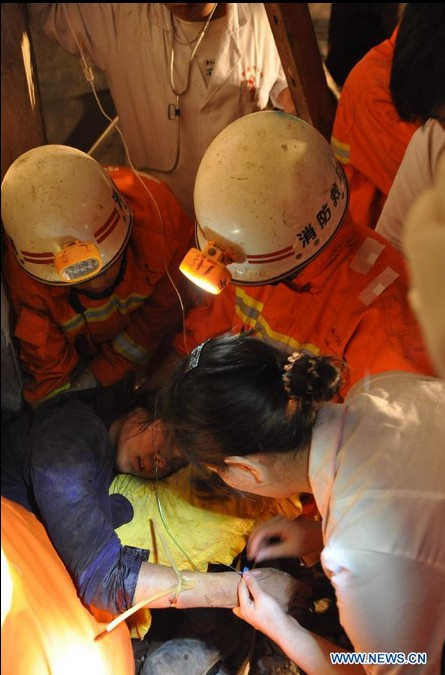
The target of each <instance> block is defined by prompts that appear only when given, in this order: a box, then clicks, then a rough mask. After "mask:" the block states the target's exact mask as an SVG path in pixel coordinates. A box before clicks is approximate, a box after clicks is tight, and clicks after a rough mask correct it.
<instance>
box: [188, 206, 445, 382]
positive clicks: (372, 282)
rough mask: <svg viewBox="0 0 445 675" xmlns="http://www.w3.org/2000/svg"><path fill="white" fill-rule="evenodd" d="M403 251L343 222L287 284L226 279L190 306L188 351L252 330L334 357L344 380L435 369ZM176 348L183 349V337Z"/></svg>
mask: <svg viewBox="0 0 445 675" xmlns="http://www.w3.org/2000/svg"><path fill="white" fill-rule="evenodd" d="M407 291H408V284H407V277H406V271H405V266H404V260H403V257H402V255H401V254H400V253H399V252H398V251H396V250H395V249H394V248H393V247H392V246H391V245H390V244H388V243H387V242H386V241H385V240H384V239H382V237H380V236H379V235H378V234H376V233H375V232H374V231H373V230H370V229H369V228H365V227H358V226H355V225H354V223H352V222H351V220H350V219H346V220H345V222H344V223H343V224H342V226H341V227H340V230H339V231H338V233H337V234H336V235H335V237H334V238H333V239H332V241H331V242H330V243H329V245H328V246H327V247H326V248H325V250H324V251H322V252H321V253H320V254H319V255H318V256H317V257H316V258H314V259H313V260H312V261H311V262H310V263H309V264H308V265H307V267H306V268H305V269H303V271H302V272H300V273H299V274H298V275H297V276H296V277H295V278H294V279H293V281H291V282H288V283H284V282H282V283H279V284H276V285H271V284H269V285H264V286H256V287H254V286H252V287H247V286H245V287H241V286H235V285H233V284H229V285H228V286H227V287H226V288H225V289H224V291H223V292H222V293H221V294H220V295H218V296H211V297H209V296H208V298H207V304H206V305H205V306H201V307H199V308H194V309H192V310H190V312H189V314H188V317H187V323H186V328H187V331H186V337H187V347H188V350H191V349H192V348H193V347H195V346H196V345H197V344H199V343H201V342H203V341H204V340H206V339H207V338H208V337H211V336H216V335H220V334H221V333H224V332H226V331H230V330H235V331H239V330H242V329H249V328H254V329H255V330H256V331H257V332H258V333H259V335H260V336H262V337H263V338H264V339H266V340H268V341H270V342H272V343H274V344H275V345H276V346H278V347H279V348H281V349H283V348H284V349H285V350H287V351H293V350H296V349H306V350H308V351H309V352H310V353H313V354H320V353H321V354H327V355H331V354H333V355H338V356H340V357H341V358H343V359H344V360H345V361H346V363H347V364H348V366H349V376H350V382H349V383H348V385H347V386H345V387H344V388H343V392H345V391H346V390H347V388H348V386H349V385H352V384H354V383H355V382H357V381H358V380H360V379H362V378H363V377H366V376H367V375H370V374H372V373H378V372H382V371H386V370H394V369H397V370H406V371H410V372H417V373H426V374H433V373H434V371H433V368H432V365H431V363H430V360H429V357H428V354H427V351H426V348H425V345H424V342H423V338H422V335H421V332H420V328H419V325H418V323H417V321H416V319H415V317H414V314H413V312H412V310H411V308H410V306H409V304H408V300H407ZM175 348H176V350H177V351H178V352H179V353H181V354H185V353H186V349H185V348H184V338H183V336H182V335H179V334H178V336H177V337H176V338H175Z"/></svg>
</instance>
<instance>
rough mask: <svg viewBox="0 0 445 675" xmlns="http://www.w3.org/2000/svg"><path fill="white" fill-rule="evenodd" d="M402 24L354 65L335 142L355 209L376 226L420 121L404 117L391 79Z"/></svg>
mask: <svg viewBox="0 0 445 675" xmlns="http://www.w3.org/2000/svg"><path fill="white" fill-rule="evenodd" d="M397 30H398V28H396V30H395V31H394V32H393V34H392V36H391V37H390V38H389V39H388V40H385V41H384V42H382V43H380V44H379V45H377V46H376V47H374V48H373V49H371V50H370V51H369V52H368V53H367V54H366V56H364V57H363V59H361V61H359V62H358V63H357V64H356V65H355V67H354V68H353V69H352V71H351V72H350V74H349V75H348V78H347V80H346V82H345V85H344V87H343V89H342V92H341V95H340V99H339V101H338V106H337V111H336V115H335V119H334V125H333V129H332V137H331V145H332V148H333V150H334V152H335V155H336V157H337V159H338V160H339V161H340V162H341V163H342V164H343V167H344V169H345V173H346V176H347V179H348V183H349V188H350V209H351V215H352V217H353V218H354V220H355V221H356V222H357V223H359V224H360V225H366V226H368V227H372V228H374V227H375V226H376V224H377V220H378V218H379V216H380V212H381V210H382V208H383V205H384V203H385V201H386V197H387V195H388V192H389V189H390V187H391V185H392V182H393V180H394V177H395V175H396V173H397V170H398V168H399V164H400V162H401V161H402V158H403V155H404V154H405V150H406V146H407V145H408V143H409V141H410V139H411V136H412V135H413V133H414V132H415V131H416V129H417V128H418V126H419V125H418V124H414V123H412V122H403V121H402V120H401V119H400V117H399V116H398V114H397V112H396V109H395V108H394V104H393V102H392V99H391V93H390V90H389V80H390V75H391V64H392V58H393V53H394V44H395V39H396V34H397Z"/></svg>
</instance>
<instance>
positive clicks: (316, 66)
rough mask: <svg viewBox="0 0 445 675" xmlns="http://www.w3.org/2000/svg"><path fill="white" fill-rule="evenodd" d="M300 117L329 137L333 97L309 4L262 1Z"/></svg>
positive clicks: (334, 103) (334, 101) (332, 115)
mask: <svg viewBox="0 0 445 675" xmlns="http://www.w3.org/2000/svg"><path fill="white" fill-rule="evenodd" d="M264 7H265V9H266V12H267V15H268V17H269V21H270V25H271V28H272V31H273V34H274V37H275V42H276V45H277V49H278V52H279V54H280V58H281V62H282V64H283V68H284V72H285V74H286V78H287V82H288V84H289V89H290V91H291V94H292V98H293V101H294V104H295V108H296V110H297V115H298V116H299V117H301V119H303V120H305V121H306V122H309V124H312V125H313V126H314V127H315V128H316V129H318V131H320V133H321V134H323V136H324V137H325V138H326V139H327V140H328V141H330V138H331V130H332V124H333V121H334V115H335V110H336V105H337V102H336V99H335V96H334V95H333V93H332V92H331V90H330V89H329V87H328V84H327V81H326V75H325V72H324V68H323V61H322V57H321V55H320V50H319V47H318V42H317V36H316V34H315V29H314V24H313V22H312V18H311V15H310V12H309V7H308V4H307V3H305V2H296V3H290V4H284V3H273V2H266V3H264Z"/></svg>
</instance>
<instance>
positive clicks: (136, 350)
mask: <svg viewBox="0 0 445 675" xmlns="http://www.w3.org/2000/svg"><path fill="white" fill-rule="evenodd" d="M109 173H110V176H111V178H112V179H113V181H114V183H115V185H116V187H117V188H118V190H119V191H120V193H121V195H122V196H123V197H124V199H125V200H126V201H127V203H128V205H129V207H130V209H131V211H132V213H133V229H132V233H131V237H130V242H129V244H128V246H127V249H126V254H125V257H124V259H123V263H122V266H121V271H120V274H119V276H118V278H117V281H116V283H115V285H114V288H113V289H112V292H111V293H110V294H107V295H105V294H96V296H94V295H93V294H87V293H86V292H81V291H77V290H76V289H74V288H73V287H72V286H50V285H47V284H43V283H40V282H38V281H35V280H34V279H32V278H31V277H30V276H28V275H27V274H26V272H24V271H23V270H22V268H21V267H20V266H19V265H18V263H17V261H16V258H15V256H14V253H13V251H12V250H11V249H9V250H8V251H7V252H6V255H5V258H4V270H5V277H6V281H7V284H8V288H9V291H10V295H11V301H12V305H13V308H14V311H15V315H16V317H17V319H16V325H15V331H14V333H15V336H16V337H17V338H18V340H19V351H20V359H21V361H22V365H23V368H24V370H25V373H26V375H27V378H26V380H25V384H24V389H23V395H24V398H25V399H26V400H27V401H28V402H30V403H36V402H39V401H41V400H43V399H45V398H46V397H47V396H48V395H50V394H54V393H55V392H57V391H58V390H61V389H63V388H66V387H67V386H69V383H70V380H71V379H72V376H73V374H74V371H75V369H76V368H77V367H78V366H81V365H83V366H84V367H85V366H88V368H89V370H90V371H91V372H92V374H93V375H94V376H95V378H96V379H97V380H98V381H99V383H100V384H101V385H109V384H113V383H114V382H117V381H118V380H120V379H122V378H123V377H124V376H125V375H126V374H127V373H129V372H130V371H133V370H136V369H138V368H141V367H144V366H146V365H147V363H148V361H149V360H150V357H151V355H152V354H153V351H154V350H155V349H156V348H157V347H158V345H159V343H160V341H161V340H162V339H163V338H164V337H166V336H168V335H169V334H170V333H171V332H172V331H176V330H177V329H178V327H179V326H180V322H181V319H182V311H181V306H180V303H179V299H178V295H177V293H176V290H175V288H174V287H173V284H172V282H171V280H170V278H169V276H168V275H167V272H166V268H168V271H169V274H170V277H171V279H173V281H174V283H175V285H176V287H177V288H178V290H180V292H181V296H182V299H183V302H184V304H185V305H187V302H188V298H187V288H188V287H187V282H186V280H185V277H184V276H183V275H182V274H181V273H180V272H179V269H178V266H179V263H180V262H181V260H182V258H183V257H184V255H185V253H186V252H187V250H188V248H189V245H190V242H191V240H192V237H193V226H192V223H191V221H190V220H189V219H188V218H187V217H186V215H185V213H184V212H183V210H182V209H181V208H180V206H179V204H178V202H177V200H176V199H175V198H174V196H173V194H172V193H171V191H170V189H169V188H168V187H167V186H166V185H164V184H162V183H160V182H159V181H157V180H156V179H152V178H149V177H144V178H143V181H144V184H145V185H147V187H148V188H149V190H150V193H151V195H152V197H153V199H154V200H155V204H154V203H153V199H152V198H151V197H150V195H149V194H147V192H146V191H145V189H144V187H143V185H141V183H140V182H139V180H138V179H137V177H136V176H135V175H134V173H133V172H132V171H131V170H129V169H126V168H117V169H110V170H109ZM156 204H157V207H158V208H159V212H160V217H161V218H162V222H160V220H159V215H158V211H157V208H156Z"/></svg>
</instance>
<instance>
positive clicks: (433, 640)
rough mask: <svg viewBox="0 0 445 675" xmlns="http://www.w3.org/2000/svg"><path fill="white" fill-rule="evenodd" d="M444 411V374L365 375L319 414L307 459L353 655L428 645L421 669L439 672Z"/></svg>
mask: <svg viewBox="0 0 445 675" xmlns="http://www.w3.org/2000/svg"><path fill="white" fill-rule="evenodd" d="M444 409H445V382H443V381H441V380H439V379H435V378H425V377H422V376H416V375H413V374H410V373H384V374H383V375H379V376H376V377H371V378H367V379H366V380H364V381H363V382H362V383H360V384H359V385H357V387H355V388H354V389H353V390H351V392H350V394H349V395H348V397H347V398H346V401H345V404H344V405H336V404H332V405H330V406H327V407H326V408H324V409H323V410H322V411H321V412H320V413H319V416H318V419H317V423H316V426H315V429H314V432H313V437H312V442H311V448H310V457H309V480H310V483H311V486H312V489H313V491H314V497H315V500H316V502H317V505H318V508H319V511H320V513H321V515H322V520H323V542H324V548H323V552H322V555H321V562H322V565H323V569H324V570H325V572H326V574H327V575H328V577H329V578H330V580H331V583H332V585H333V586H334V588H335V593H336V598H337V604H338V607H339V613H340V622H341V624H342V626H343V628H344V629H345V631H346V633H347V635H348V637H349V639H350V640H351V642H352V644H353V645H354V649H355V651H356V652H374V653H375V652H391V653H398V652H402V653H405V654H406V655H408V654H409V653H412V652H420V653H425V652H426V656H427V663H426V665H421V664H417V665H415V666H413V668H414V670H415V672H416V673H419V675H420V674H424V675H426V674H427V673H428V675H433V674H435V673H439V672H440V661H441V652H442V646H443V636H444V635H445V541H444V538H443V522H444V518H445V454H444V452H443V449H444V448H443V441H444V438H445V422H444V415H443V411H444ZM368 624H369V625H368ZM407 670H409V666H408V668H407V666H406V665H401V664H400V663H399V665H397V664H395V665H393V666H391V667H389V666H388V665H384V666H380V667H379V666H374V667H371V666H369V667H368V668H367V669H366V672H368V673H372V674H373V675H374V674H377V673H391V675H397V674H399V673H400V674H402V673H403V674H405V673H406V672H407Z"/></svg>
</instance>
